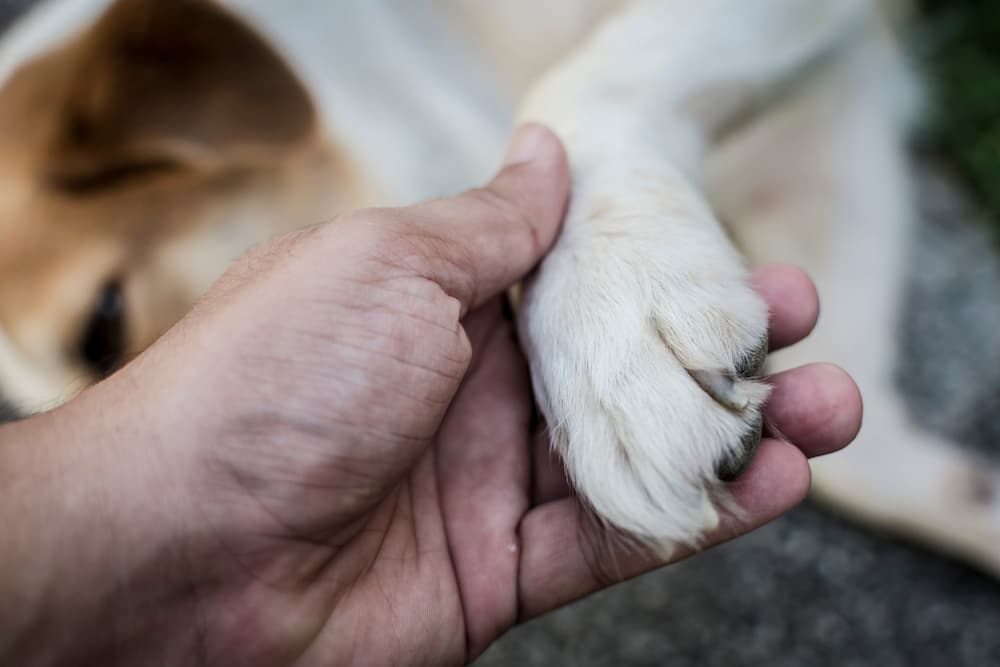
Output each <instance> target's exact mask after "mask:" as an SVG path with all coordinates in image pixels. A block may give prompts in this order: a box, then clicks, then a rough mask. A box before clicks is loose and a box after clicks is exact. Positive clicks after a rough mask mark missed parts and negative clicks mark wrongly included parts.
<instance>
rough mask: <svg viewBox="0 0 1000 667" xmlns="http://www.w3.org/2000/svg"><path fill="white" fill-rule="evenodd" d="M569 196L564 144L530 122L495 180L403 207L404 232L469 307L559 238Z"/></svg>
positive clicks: (434, 274) (423, 264)
mask: <svg viewBox="0 0 1000 667" xmlns="http://www.w3.org/2000/svg"><path fill="white" fill-rule="evenodd" d="M568 195H569V167H568V164H567V161H566V154H565V152H564V150H563V148H562V144H561V143H560V142H559V140H558V139H557V138H556V136H555V134H553V133H552V132H551V131H550V130H548V129H547V128H544V127H542V126H541V125H533V124H532V125H526V126H524V127H523V128H521V129H520V130H519V131H518V132H517V134H516V135H515V136H514V139H513V141H512V142H511V146H510V148H509V149H508V153H507V157H506V158H505V160H504V167H503V168H502V169H501V171H500V173H499V174H497V176H496V177H495V178H494V179H493V181H492V182H491V183H489V184H488V185H486V186H485V187H483V188H478V189H475V190H470V191H468V192H465V193H463V194H461V195H458V196H457V197H451V198H447V199H438V200H434V201H429V202H425V203H422V204H418V205H416V206H412V207H409V208H406V209H401V210H400V211H398V212H397V213H398V214H399V219H400V226H399V230H400V233H401V235H402V236H403V237H404V238H405V240H406V241H407V242H408V243H410V244H411V245H412V247H414V248H416V249H417V253H418V254H419V255H420V257H419V258H418V262H417V263H416V265H415V266H416V267H417V268H418V270H419V271H421V272H422V273H423V274H424V275H425V277H427V278H430V279H431V280H433V281H434V282H436V283H437V284H438V285H440V286H441V287H442V288H443V289H444V290H445V291H446V292H447V293H448V294H450V295H451V296H453V297H455V298H457V299H458V300H459V301H460V303H461V304H462V308H463V313H464V312H467V311H468V310H469V309H471V308H475V307H476V306H478V305H480V304H482V303H484V302H485V301H486V300H488V299H490V298H491V297H493V296H496V295H497V294H499V293H500V292H502V291H503V290H504V289H506V288H508V287H510V286H511V285H512V284H514V283H515V282H517V281H518V280H520V279H521V278H522V277H524V276H525V274H527V273H528V272H529V271H530V270H531V269H532V268H533V267H534V266H535V265H536V264H537V263H538V261H539V260H540V259H541V258H542V255H544V253H545V252H546V251H547V250H548V249H549V247H550V246H551V245H552V242H553V241H554V240H555V237H556V234H557V232H558V230H559V225H560V223H561V222H562V217H563V214H564V212H565V207H566V200H567V197H568Z"/></svg>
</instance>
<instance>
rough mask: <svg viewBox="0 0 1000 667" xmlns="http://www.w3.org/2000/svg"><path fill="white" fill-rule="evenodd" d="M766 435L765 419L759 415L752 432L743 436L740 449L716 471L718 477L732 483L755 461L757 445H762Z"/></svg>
mask: <svg viewBox="0 0 1000 667" xmlns="http://www.w3.org/2000/svg"><path fill="white" fill-rule="evenodd" d="M763 434H764V417H763V415H758V416H757V420H756V421H755V422H754V423H753V425H752V426H751V428H750V430H749V431H747V433H746V435H744V436H743V440H742V441H741V442H740V444H739V447H737V449H736V451H734V452H733V453H732V454H730V455H729V456H727V457H726V458H724V459H723V460H722V461H721V462H720V463H719V466H718V467H717V468H716V469H715V473H716V475H718V477H719V479H720V480H722V481H723V482H732V481H734V480H735V479H736V478H738V477H739V476H740V475H742V474H743V471H744V470H746V469H747V466H748V465H750V461H752V460H753V455H754V452H756V451H757V445H759V444H760V439H761V436H763Z"/></svg>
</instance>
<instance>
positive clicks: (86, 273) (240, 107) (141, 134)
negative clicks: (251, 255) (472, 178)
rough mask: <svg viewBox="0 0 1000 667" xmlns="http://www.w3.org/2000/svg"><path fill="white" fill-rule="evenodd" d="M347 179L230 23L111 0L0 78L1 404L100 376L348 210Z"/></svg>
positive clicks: (242, 28)
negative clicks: (244, 266)
mask: <svg viewBox="0 0 1000 667" xmlns="http://www.w3.org/2000/svg"><path fill="white" fill-rule="evenodd" d="M349 172H350V170H349V169H347V168H346V165H345V164H344V163H343V162H342V161H339V160H338V159H337V158H336V155H335V153H334V151H332V150H331V149H330V148H329V146H328V144H327V142H326V141H325V140H324V138H323V136H322V133H321V132H320V131H319V129H318V123H317V118H316V112H315V110H314V107H313V104H312V102H311V100H310V97H309V95H308V93H307V92H306V91H305V89H304V88H303V86H302V84H301V83H300V82H299V80H298V79H297V78H296V76H295V74H294V73H293V72H292V71H291V70H290V68H289V67H288V66H287V65H286V64H285V62H284V61H283V60H282V58H281V56H280V55H278V53H277V52H276V51H274V50H273V49H272V48H271V47H270V46H269V45H268V44H267V43H266V42H265V41H264V40H263V39H262V38H261V37H260V36H258V35H257V34H256V33H254V32H253V31H252V30H251V29H250V28H249V27H248V26H246V25H244V24H243V23H242V22H241V21H240V20H238V19H237V18H236V17H234V16H232V15H231V14H229V13H228V12H227V11H225V10H224V9H222V8H220V7H218V6H216V5H215V4H213V3H212V2H209V1H208V0H171V1H170V2H163V1H162V0H118V1H117V2H116V3H114V4H113V5H112V6H111V7H110V8H109V9H108V10H107V11H106V12H105V13H104V14H103V15H102V16H101V17H100V18H99V19H98V20H97V21H96V23H94V24H93V25H91V26H90V27H89V28H87V29H86V30H84V31H83V32H82V33H79V34H78V35H77V36H75V37H73V38H71V39H70V40H68V41H66V42H64V43H62V44H59V45H57V46H56V47H54V48H52V49H50V50H48V51H46V52H44V53H42V54H41V55H39V56H37V57H35V58H33V59H31V60H29V61H27V62H25V63H23V64H21V66H20V67H19V68H18V69H16V70H15V71H14V73H13V74H12V75H11V76H9V77H8V78H7V79H6V80H5V81H4V82H3V83H0V239H2V242H0V400H3V401H4V402H5V403H7V404H9V405H15V406H18V407H19V411H21V412H24V411H31V410H36V409H40V408H43V407H47V406H50V405H53V404H56V403H58V402H60V401H62V400H65V399H67V398H68V397H70V396H72V395H73V394H74V393H75V392H76V391H78V390H80V389H81V388H82V387H84V386H86V385H87V384H89V383H91V382H94V381H96V380H98V379H100V378H101V377H103V376H105V375H107V374H108V373H109V372H110V371H112V370H113V369H114V368H116V367H117V366H119V365H120V364H121V363H123V362H124V361H126V360H127V359H128V358H129V357H131V356H133V355H134V354H136V353H137V352H139V351H140V350H142V349H143V348H144V347H146V346H147V345H149V344H150V343H151V342H152V341H153V340H155V339H156V338H157V337H158V336H159V335H160V334H161V333H162V332H163V331H164V330H165V329H166V328H168V327H169V326H170V325H171V324H172V323H174V322H175V321H176V320H178V319H179V318H180V317H181V316H182V315H183V314H184V313H185V312H186V311H187V310H188V309H189V308H190V306H191V305H192V303H193V301H194V300H195V299H197V298H198V296H199V295H200V294H202V292H203V291H204V290H205V289H206V288H207V287H208V286H209V285H210V284H211V282H212V281H214V279H215V278H216V277H218V275H220V274H221V272H222V271H223V270H224V269H225V268H226V266H227V265H228V264H229V263H230V262H231V261H232V260H233V259H235V258H236V257H237V256H239V255H240V254H241V253H242V252H243V251H244V250H245V249H247V248H248V247H249V246H251V245H253V244H254V243H257V242H258V241H260V240H263V239H265V238H267V237H269V236H272V235H274V234H276V233H279V232H281V231H283V230H285V229H289V228H294V227H300V226H303V225H306V224H310V223H315V222H320V221H322V220H323V219H326V218H328V217H330V216H331V215H332V214H333V213H335V212H336V211H337V210H338V209H342V208H344V207H345V206H350V205H353V204H355V202H354V201H352V199H351V192H352V183H351V180H352V179H351V178H350V173H349ZM5 411H6V412H9V409H5Z"/></svg>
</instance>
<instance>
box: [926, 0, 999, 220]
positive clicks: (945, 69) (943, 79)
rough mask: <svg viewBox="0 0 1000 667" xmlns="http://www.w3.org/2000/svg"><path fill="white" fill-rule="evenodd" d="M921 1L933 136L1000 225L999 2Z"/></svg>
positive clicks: (990, 0) (988, 213) (988, 214)
mask: <svg viewBox="0 0 1000 667" xmlns="http://www.w3.org/2000/svg"><path fill="white" fill-rule="evenodd" d="M922 4H923V8H924V10H925V16H924V18H923V20H922V23H921V25H920V26H919V27H918V31H917V40H916V42H917V50H918V53H919V54H920V56H921V58H922V60H923V64H924V67H925V71H926V72H927V73H928V74H929V76H930V80H931V84H932V86H933V96H932V107H931V108H932V114H931V120H930V127H929V132H930V138H931V140H932V141H933V142H934V143H935V144H936V145H937V146H938V147H940V148H942V149H943V150H944V151H945V152H946V153H947V154H948V155H949V156H950V157H951V159H952V160H953V161H954V163H955V165H956V166H957V168H958V170H959V172H960V173H961V174H962V176H963V177H964V178H965V179H966V181H967V183H968V185H969V186H970V187H971V188H972V189H973V191H974V193H975V195H977V196H978V199H979V201H980V202H981V204H982V206H983V207H984V208H985V212H986V214H987V217H988V219H990V220H991V222H992V223H993V224H994V225H995V226H997V228H998V230H1000V1H998V0H924V2H923V3H922Z"/></svg>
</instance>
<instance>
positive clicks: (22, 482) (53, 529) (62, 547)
mask: <svg viewBox="0 0 1000 667" xmlns="http://www.w3.org/2000/svg"><path fill="white" fill-rule="evenodd" d="M118 389H119V388H118V387H116V386H115V385H114V384H113V383H105V384H104V385H99V386H98V387H95V388H94V389H92V390H91V391H88V392H86V393H84V394H83V395H81V396H79V397H78V398H76V399H74V400H73V401H71V402H70V403H68V404H66V405H64V406H62V407H61V408H59V409H57V410H54V411H52V412H49V413H45V414H41V415H38V416H35V417H33V418H30V419H27V420H24V421H21V422H16V423H13V424H8V425H5V426H4V427H3V428H0V525H3V526H4V529H3V540H2V542H0V599H3V600H5V601H7V602H5V603H4V604H3V605H0V663H3V664H53V663H61V662H64V661H72V662H74V663H88V662H94V663H100V664H127V663H129V662H133V661H134V662H140V661H141V660H142V656H140V655H137V654H131V651H130V648H131V646H136V648H137V650H138V647H139V646H140V645H143V649H142V650H143V653H144V655H145V656H146V657H148V655H149V653H148V650H149V649H150V644H151V638H150V637H149V635H150V634H153V633H161V634H164V633H163V629H164V625H165V624H166V625H173V624H174V617H176V619H178V620H181V619H183V618H184V616H185V615H187V616H188V618H187V623H186V624H187V626H188V627H190V626H192V625H193V624H192V623H191V622H190V605H191V604H192V602H191V601H190V600H188V599H187V596H186V595H178V594H177V593H176V591H177V590H182V591H183V590H190V586H189V585H188V584H187V582H186V581H185V579H186V577H187V575H188V573H189V572H190V568H189V567H188V566H187V564H186V562H185V560H186V556H185V553H186V549H185V548H184V547H183V546H182V545H183V543H184V540H183V531H181V530H180V529H179V528H180V525H179V522H180V521H182V519H181V518H180V517H181V516H183V514H181V513H179V512H177V508H178V496H177V494H176V493H171V486H170V483H169V481H170V480H169V471H172V470H175V467H174V466H170V465H165V462H164V461H162V460H159V459H161V457H162V454H161V452H160V451H159V450H158V449H157V448H156V447H155V446H153V445H155V443H152V442H149V439H148V438H146V437H144V435H146V434H143V433H142V432H141V431H142V429H140V428H137V426H138V424H139V422H140V420H139V419H137V414H136V413H137V410H136V408H137V407H141V406H136V405H135V404H134V401H132V400H129V399H128V398H127V397H124V396H122V395H121V392H120V391H118ZM109 394H111V395H109ZM115 394H118V395H115ZM122 399H124V400H122ZM158 478H159V479H158ZM8 602H11V603H10V604H8ZM185 607H188V609H185ZM178 627H184V625H179V626H178ZM175 640H176V638H175ZM179 643H180V642H178V644H179ZM130 658H131V659H130Z"/></svg>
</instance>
